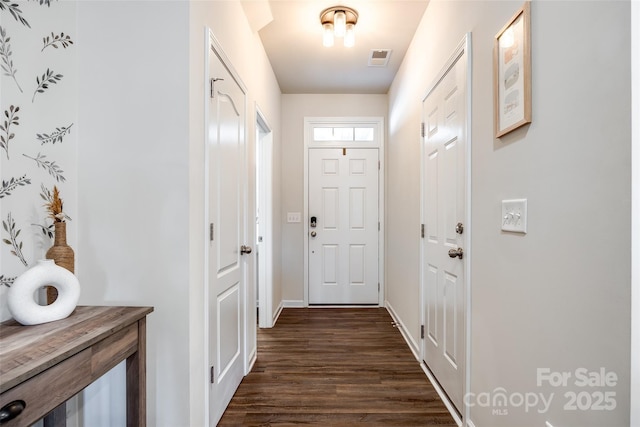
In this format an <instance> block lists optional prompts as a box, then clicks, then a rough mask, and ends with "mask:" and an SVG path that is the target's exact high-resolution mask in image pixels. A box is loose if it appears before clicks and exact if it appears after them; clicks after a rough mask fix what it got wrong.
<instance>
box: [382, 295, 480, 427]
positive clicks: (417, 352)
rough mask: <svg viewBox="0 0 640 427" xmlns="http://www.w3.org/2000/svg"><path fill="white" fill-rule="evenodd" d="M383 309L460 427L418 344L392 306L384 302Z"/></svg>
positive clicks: (459, 419) (454, 410) (459, 421)
mask: <svg viewBox="0 0 640 427" xmlns="http://www.w3.org/2000/svg"><path fill="white" fill-rule="evenodd" d="M385 307H386V308H387V311H388V312H389V314H390V315H391V317H392V318H393V321H394V322H395V323H396V324H397V325H398V329H399V330H400V333H401V334H402V337H403V338H404V340H405V342H406V343H407V345H408V346H409V349H410V350H411V352H412V353H413V356H414V357H415V358H416V360H417V361H418V363H419V364H420V368H421V369H422V371H423V372H424V373H425V375H426V376H427V378H428V379H429V382H430V383H431V385H433V388H434V389H435V390H436V393H438V396H439V397H440V400H442V403H444V406H445V407H446V408H447V410H448V411H449V413H450V414H451V416H452V417H453V420H454V421H455V422H456V424H457V425H458V426H460V427H461V426H462V418H460V415H458V411H456V409H455V407H454V406H453V404H452V403H451V401H450V400H449V397H448V396H447V394H446V393H445V392H444V390H442V387H440V384H438V382H437V381H436V379H435V378H434V377H433V375H431V372H429V368H427V365H425V364H424V362H423V361H422V358H421V357H420V350H419V347H418V344H417V343H416V342H415V341H414V340H413V338H412V337H411V335H410V334H409V333H408V332H407V327H406V326H405V324H404V322H403V321H402V319H401V318H400V316H398V314H397V313H396V311H395V310H394V309H393V306H392V305H391V304H390V303H389V301H385ZM469 423H470V422H469ZM469 423H468V425H469V426H470V427H474V426H473V423H470V424H469Z"/></svg>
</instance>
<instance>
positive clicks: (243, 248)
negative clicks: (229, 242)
mask: <svg viewBox="0 0 640 427" xmlns="http://www.w3.org/2000/svg"><path fill="white" fill-rule="evenodd" d="M250 253H251V246H246V245H242V246H240V255H244V254H250Z"/></svg>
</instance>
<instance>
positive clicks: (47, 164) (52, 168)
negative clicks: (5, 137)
mask: <svg viewBox="0 0 640 427" xmlns="http://www.w3.org/2000/svg"><path fill="white" fill-rule="evenodd" d="M23 156H25V157H26V158H27V159H31V160H35V162H36V163H37V164H38V167H41V168H42V169H44V170H46V171H47V172H49V175H51V176H52V177H54V178H55V179H56V181H58V182H65V181H66V180H67V179H66V178H65V177H64V176H63V175H62V174H63V173H64V171H63V170H62V169H60V166H58V165H57V164H56V162H55V161H49V160H45V158H46V157H47V156H45V155H44V154H40V153H38V155H37V156H36V157H29V156H27V155H26V154H23Z"/></svg>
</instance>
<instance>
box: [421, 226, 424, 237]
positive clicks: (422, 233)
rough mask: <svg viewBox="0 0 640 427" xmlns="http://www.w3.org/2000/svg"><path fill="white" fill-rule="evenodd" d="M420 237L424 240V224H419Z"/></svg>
mask: <svg viewBox="0 0 640 427" xmlns="http://www.w3.org/2000/svg"><path fill="white" fill-rule="evenodd" d="M420 237H422V238H423V239H424V224H420Z"/></svg>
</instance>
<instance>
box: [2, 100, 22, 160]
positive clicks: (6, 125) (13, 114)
mask: <svg viewBox="0 0 640 427" xmlns="http://www.w3.org/2000/svg"><path fill="white" fill-rule="evenodd" d="M18 111H20V107H19V106H14V105H11V106H9V109H8V110H5V111H4V117H5V119H4V121H3V122H2V124H0V131H2V132H4V135H0V148H2V149H4V151H5V152H6V153H7V160H9V142H11V140H12V139H13V138H15V136H16V135H15V133H12V132H11V125H14V126H18V125H19V124H20V123H19V120H20V117H18Z"/></svg>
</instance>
